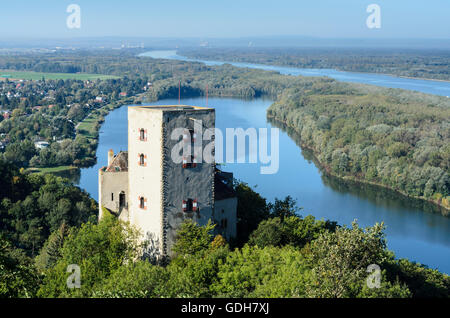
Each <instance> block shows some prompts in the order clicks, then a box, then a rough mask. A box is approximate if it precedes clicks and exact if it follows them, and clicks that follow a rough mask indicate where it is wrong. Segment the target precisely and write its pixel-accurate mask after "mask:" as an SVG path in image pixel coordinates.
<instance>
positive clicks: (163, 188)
mask: <svg viewBox="0 0 450 318" xmlns="http://www.w3.org/2000/svg"><path fill="white" fill-rule="evenodd" d="M196 123H197V125H198V123H201V126H200V129H201V134H203V132H204V131H205V130H206V129H210V128H214V126H215V111H214V109H212V108H203V107H196V106H181V105H174V106H134V107H129V108H128V152H120V153H118V154H117V155H115V156H114V153H113V152H112V151H111V150H110V152H109V154H108V166H107V167H103V168H101V169H100V171H99V206H100V213H99V218H101V217H102V207H104V208H107V209H108V210H110V211H111V212H112V213H114V214H116V215H118V216H119V218H120V219H122V220H124V221H129V222H130V223H131V224H133V225H136V226H137V227H138V228H139V229H140V230H141V232H142V234H143V235H144V237H143V238H144V239H147V240H149V241H150V243H151V246H152V248H153V250H154V252H155V253H157V254H160V255H170V253H171V247H172V245H173V243H174V241H175V239H176V231H177V229H178V227H179V226H180V224H181V223H182V222H183V221H184V220H185V219H192V220H193V221H195V222H196V223H198V224H200V225H205V224H206V223H207V222H208V220H211V221H212V222H213V223H216V232H217V233H220V234H222V235H223V236H225V237H226V238H227V239H231V238H233V237H235V236H236V222H237V218H236V208H237V198H236V196H235V193H234V191H233V190H232V186H231V185H232V179H233V176H232V174H230V173H224V172H222V171H220V170H218V169H217V168H216V166H215V164H214V162H212V163H207V162H204V161H203V160H202V161H200V160H198V159H197V157H196V155H195V153H194V152H192V154H193V155H192V156H188V157H187V156H184V155H185V154H184V153H183V158H182V159H181V160H180V162H175V160H174V158H173V156H172V151H173V149H174V147H176V146H177V145H180V144H183V142H189V143H192V148H191V149H193V143H194V140H196V141H197V145H198V144H200V145H201V146H202V147H201V148H202V149H203V148H204V147H205V146H206V144H210V147H211V145H212V149H213V151H212V152H213V153H214V141H213V140H214V137H212V138H211V139H212V142H211V141H210V140H208V141H205V140H203V139H202V138H198V137H197V132H198V131H199V130H198V129H197V128H199V127H198V126H197V127H194V126H195V125H196ZM180 128H181V129H183V131H184V133H183V135H182V136H180V139H179V140H178V139H175V140H174V138H172V133H173V132H174V131H175V130H176V129H180ZM187 135H189V136H187ZM187 137H189V138H187ZM199 139H200V141H199ZM197 161H198V162H197Z"/></svg>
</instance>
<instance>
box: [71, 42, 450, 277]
mask: <svg viewBox="0 0 450 318" xmlns="http://www.w3.org/2000/svg"><path fill="white" fill-rule="evenodd" d="M165 52H166V53H161V52H158V53H157V54H156V55H158V54H159V55H160V56H154V57H166V58H167V57H170V56H168V54H167V51H165ZM152 54H155V53H152ZM169 54H172V55H173V51H169ZM177 59H181V58H180V57H177ZM208 63H210V62H208ZM215 63H223V62H215ZM233 64H239V65H240V64H242V63H233ZM239 65H238V66H239ZM248 65H249V64H246V63H245V66H246V67H248ZM264 67H266V66H264ZM281 69H283V70H285V69H286V68H281ZM271 70H278V67H271ZM291 70H292V69H291ZM285 71H286V70H285ZM307 71H311V70H297V72H299V73H298V74H300V72H307ZM320 71H321V72H323V70H320ZM286 72H287V71H286ZM311 72H312V71H311ZM333 72H338V71H333ZM342 73H347V72H342ZM285 74H287V73H285ZM351 74H352V75H351V78H352V81H356V80H354V79H355V78H358V76H361V81H359V82H364V83H370V84H373V83H372V82H371V81H374V80H379V77H380V76H382V77H383V78H384V77H388V78H389V81H392V82H393V83H394V82H395V83H396V84H395V85H393V87H400V85H401V87H400V88H407V87H408V83H409V82H410V81H412V82H413V84H412V85H413V86H412V87H414V88H415V89H416V90H419V91H423V92H430V91H434V93H435V94H439V95H445V96H447V95H450V83H445V82H435V81H419V80H411V79H404V78H395V77H389V76H384V75H376V74H374V75H373V78H371V77H370V74H362V73H361V74H360V73H351ZM309 75H311V74H309ZM320 75H324V74H320ZM416 81H419V82H420V83H416ZM422 82H425V83H422ZM383 84H384V85H382V84H379V85H382V86H387V82H383ZM421 85H425V86H423V87H422V86H421ZM433 85H435V86H434V87H433ZM412 87H410V89H413V88H412ZM181 102H182V104H187V105H199V106H204V105H205V104H206V100H205V99H204V98H191V99H187V98H186V99H182V101H181ZM177 103H178V100H173V99H169V100H161V101H158V102H155V103H149V105H158V104H160V105H161V104H177ZM271 103H272V101H271V100H268V99H260V98H259V99H254V100H250V101H248V100H241V99H232V98H209V102H208V105H209V106H210V107H214V108H215V109H216V127H218V128H221V129H222V130H223V131H225V128H237V127H242V128H244V129H246V128H249V127H255V128H263V127H267V128H269V129H270V128H271V127H272V124H271V123H269V122H268V121H267V119H266V109H267V108H268V107H269V106H270V104H271ZM127 128H128V127H127V107H121V108H118V109H116V110H114V111H113V112H111V113H110V114H109V115H108V116H106V118H105V123H104V124H103V125H102V127H101V128H100V136H99V146H98V149H97V158H98V161H97V164H96V165H95V166H94V167H91V168H85V169H81V175H80V180H79V184H80V187H82V188H84V189H86V190H87V191H88V192H89V193H90V194H91V195H92V197H93V198H94V199H97V198H98V182H97V180H98V169H99V168H100V167H101V166H103V165H105V164H106V162H107V151H108V150H109V149H113V150H114V151H115V152H118V151H120V150H126V149H127ZM279 150H280V168H279V171H278V173H276V174H272V175H262V174H260V173H259V172H260V171H259V168H260V166H259V164H248V163H247V164H226V165H224V166H223V169H224V170H226V171H231V172H233V173H234V175H235V177H236V178H237V179H240V180H242V181H245V182H247V183H248V184H249V185H251V186H255V190H256V191H258V192H259V193H261V194H262V195H263V196H264V197H266V198H267V199H268V200H273V199H274V198H275V197H278V198H284V197H285V196H286V195H291V196H292V197H294V198H295V199H297V201H298V204H299V206H301V207H303V210H302V211H300V214H301V215H308V214H312V215H314V216H315V217H317V218H324V219H330V220H335V221H337V222H338V223H339V224H342V225H343V224H346V225H349V224H351V222H352V221H353V220H355V219H356V220H357V221H358V223H359V224H360V225H361V226H371V225H373V224H375V223H376V222H384V223H385V225H386V231H385V233H386V238H387V244H388V247H389V249H391V250H393V251H394V252H395V255H396V257H398V258H408V259H410V260H412V261H417V262H419V263H422V264H426V265H428V266H429V267H431V268H437V269H439V270H440V271H442V272H446V273H450V218H449V217H445V216H443V215H441V214H440V213H439V212H438V211H437V209H436V208H435V207H434V206H432V205H430V204H427V203H424V202H420V201H415V200H410V199H407V198H404V197H403V196H401V195H398V194H396V193H393V192H391V191H387V190H383V189H380V188H378V187H373V186H368V185H361V184H350V183H344V182H342V181H341V180H337V179H335V178H330V177H327V176H326V175H324V174H323V173H322V172H321V171H320V169H319V168H318V167H317V166H316V165H315V164H314V161H313V158H312V156H311V154H310V153H309V152H308V151H305V150H302V149H301V148H300V147H299V146H298V138H297V136H296V135H295V133H293V132H292V131H288V132H286V131H283V130H281V131H280V149H279Z"/></svg>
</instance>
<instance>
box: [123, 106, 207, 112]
mask: <svg viewBox="0 0 450 318" xmlns="http://www.w3.org/2000/svg"><path fill="white" fill-rule="evenodd" d="M129 107H131V108H143V109H148V110H156V111H163V112H166V111H198V110H214V108H211V107H202V106H191V105H149V106H145V105H144V106H142V105H139V106H129Z"/></svg>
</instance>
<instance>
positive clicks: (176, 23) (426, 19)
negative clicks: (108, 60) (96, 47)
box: [0, 0, 450, 39]
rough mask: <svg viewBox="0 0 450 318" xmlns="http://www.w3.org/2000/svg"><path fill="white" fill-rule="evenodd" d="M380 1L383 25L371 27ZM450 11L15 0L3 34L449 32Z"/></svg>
mask: <svg viewBox="0 0 450 318" xmlns="http://www.w3.org/2000/svg"><path fill="white" fill-rule="evenodd" d="M72 3H74V4H78V5H79V6H80V7H81V28H80V29H68V28H67V26H66V19H67V17H68V15H69V14H68V13H66V8H67V6H68V5H69V4H72ZM372 3H375V4H378V5H379V6H380V7H381V29H369V28H367V26H366V19H367V17H368V15H369V14H368V13H366V8H367V6H368V5H369V4H372ZM449 17H450V1H449V0H433V1H424V0H368V1H367V0H308V1H305V0H271V1H267V0H238V1H236V0H158V1H155V0H39V1H36V0H10V1H2V3H1V5H0V36H1V37H2V38H4V39H5V38H8V39H9V38H17V37H20V38H53V37H78V36H137V37H205V38H207V37H245V36H272V35H305V36H314V37H325V38H446V39H449V38H450V22H449V21H450V19H449Z"/></svg>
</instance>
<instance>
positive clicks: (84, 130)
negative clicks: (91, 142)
mask: <svg viewBox="0 0 450 318" xmlns="http://www.w3.org/2000/svg"><path fill="white" fill-rule="evenodd" d="M99 118H100V115H99V114H98V115H94V114H90V115H89V116H88V117H86V118H85V119H84V120H83V121H82V122H81V123H80V124H79V125H78V127H77V133H78V134H80V135H82V136H85V137H86V138H89V139H96V138H97V134H98V129H97V128H96V125H97V123H98V120H99Z"/></svg>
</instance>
